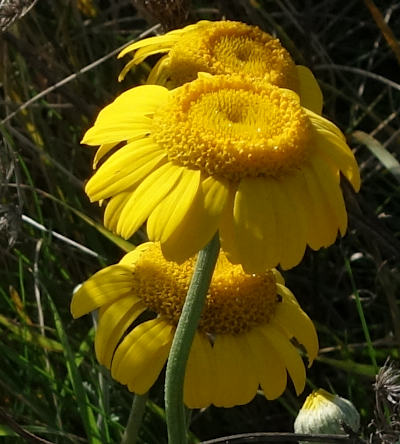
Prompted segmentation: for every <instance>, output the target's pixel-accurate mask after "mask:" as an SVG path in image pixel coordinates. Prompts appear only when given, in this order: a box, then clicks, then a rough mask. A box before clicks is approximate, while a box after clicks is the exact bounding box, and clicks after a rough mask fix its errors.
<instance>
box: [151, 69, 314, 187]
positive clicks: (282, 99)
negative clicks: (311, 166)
mask: <svg viewBox="0 0 400 444" xmlns="http://www.w3.org/2000/svg"><path fill="white" fill-rule="evenodd" d="M152 136H153V138H154V139H155V141H156V142H157V143H158V144H159V145H160V146H162V147H164V149H165V151H166V152H167V153H168V157H169V160H170V161H173V162H176V163H177V164H179V165H182V166H186V167H189V168H193V169H200V170H202V171H203V172H205V173H207V174H209V175H211V176H213V175H215V176H218V177H225V178H227V179H229V180H240V179H243V178H244V177H258V176H273V177H278V176H280V175H282V174H284V173H287V172H289V171H293V170H294V169H297V168H299V167H300V166H301V165H302V163H303V161H304V159H305V158H306V157H307V155H308V149H309V147H310V139H311V137H312V131H311V125H310V122H309V119H308V117H307V115H306V114H305V112H304V111H303V109H302V108H301V106H300V103H299V98H298V96H297V94H296V93H294V92H293V91H289V90H287V89H282V88H277V87H275V86H272V85H270V84H267V83H264V82H251V81H250V80H246V79H244V78H241V77H237V76H236V77H235V76H229V77H228V76H214V77H211V76H206V75H203V76H200V78H199V79H197V80H195V81H193V82H191V83H189V84H186V85H184V86H182V87H181V88H177V89H176V90H175V91H174V92H173V93H171V98H170V100H169V101H168V102H167V104H166V105H165V106H164V107H162V108H161V109H160V110H158V111H157V112H156V114H155V116H154V120H153V128H152Z"/></svg>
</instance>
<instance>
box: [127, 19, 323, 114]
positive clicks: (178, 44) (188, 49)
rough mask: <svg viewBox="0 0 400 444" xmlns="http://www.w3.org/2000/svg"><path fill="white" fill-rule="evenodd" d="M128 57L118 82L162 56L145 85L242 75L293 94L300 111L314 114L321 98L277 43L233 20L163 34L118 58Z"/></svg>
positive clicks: (303, 70)
mask: <svg viewBox="0 0 400 444" xmlns="http://www.w3.org/2000/svg"><path fill="white" fill-rule="evenodd" d="M132 52H134V56H133V58H132V60H131V61H130V62H128V63H127V64H126V66H125V67H124V69H123V70H122V72H121V74H120V76H119V80H122V79H123V78H124V77H125V75H126V73H127V72H128V71H129V70H130V69H131V68H132V67H134V66H136V65H138V64H140V63H141V62H143V60H145V59H146V58H147V57H149V56H151V55H154V54H162V53H167V54H166V55H164V56H163V57H162V58H161V59H160V60H159V61H158V63H157V64H156V65H155V66H154V68H153V69H152V71H151V73H150V75H149V78H148V83H156V84H160V85H164V86H166V87H168V88H176V87H178V86H181V85H183V84H184V83H186V82H191V81H192V80H195V79H196V78H197V75H198V73H199V72H207V73H210V74H214V75H238V74H241V75H245V76H248V77H250V78H252V79H258V80H263V81H266V82H269V83H271V84H273V85H276V86H279V87H282V88H288V89H291V90H293V91H296V92H297V93H299V95H300V98H301V102H302V105H303V106H306V107H307V108H309V109H311V110H312V111H314V112H316V113H318V114H320V113H321V110H322V94H321V90H320V88H319V86H318V83H317V81H316V80H315V78H314V76H313V74H312V73H311V71H310V70H309V69H308V68H306V67H305V66H296V65H295V63H294V61H293V60H292V58H291V56H290V54H289V53H288V52H287V51H286V49H285V48H283V47H282V45H281V44H280V42H279V40H278V39H276V38H274V37H272V36H271V35H270V34H268V33H266V32H263V31H261V29H259V28H258V27H257V26H250V25H246V24H245V23H240V22H233V21H216V22H210V21H206V20H202V21H200V22H198V23H196V24H194V25H189V26H186V27H185V28H182V29H176V30H174V31H170V32H168V33H166V34H164V35H160V36H156V37H149V38H146V39H144V40H140V41H138V42H135V43H133V44H131V45H129V46H127V47H126V48H125V49H124V50H122V51H121V53H120V54H119V57H123V56H124V55H126V54H128V53H132Z"/></svg>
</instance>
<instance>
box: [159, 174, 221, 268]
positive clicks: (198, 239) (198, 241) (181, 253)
mask: <svg viewBox="0 0 400 444" xmlns="http://www.w3.org/2000/svg"><path fill="white" fill-rule="evenodd" d="M228 193H229V188H228V184H227V183H225V182H224V181H222V180H218V179H215V178H213V177H208V178H206V179H205V180H203V181H202V182H201V184H200V188H199V190H198V193H197V194H196V196H195V198H194V200H193V202H192V205H191V206H190V208H189V209H188V210H187V212H186V214H185V217H184V218H183V219H182V221H181V223H180V225H179V226H177V227H176V229H175V231H174V232H172V233H171V235H170V237H169V238H168V239H166V240H165V241H164V242H163V244H162V245H161V248H162V251H163V255H164V256H165V258H166V259H167V260H174V261H177V262H183V261H184V260H185V259H187V258H188V257H191V256H193V255H194V254H195V253H197V252H198V251H199V250H200V249H201V248H203V247H204V246H205V245H206V244H207V243H208V242H209V240H210V239H211V238H212V236H213V235H214V234H215V233H216V231H217V230H218V226H219V222H220V219H221V214H222V212H223V211H224V208H225V205H226V202H227V199H228Z"/></svg>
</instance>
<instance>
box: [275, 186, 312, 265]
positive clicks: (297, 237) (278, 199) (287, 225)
mask: <svg viewBox="0 0 400 444" xmlns="http://www.w3.org/2000/svg"><path fill="white" fill-rule="evenodd" d="M287 179H288V178H287V177H283V178H282V180H276V181H274V180H271V181H270V187H271V190H272V192H271V197H270V199H271V205H272V206H273V208H274V209H275V216H276V221H277V224H276V227H277V231H276V233H277V234H276V236H277V238H278V239H279V244H280V254H279V262H280V264H281V267H282V268H283V269H284V270H287V269H289V268H292V267H294V266H296V265H297V264H298V263H299V262H300V261H301V260H302V259H303V256H304V251H305V248H306V239H305V233H306V226H305V225H306V221H305V217H304V212H303V211H302V210H301V208H300V205H301V202H298V201H296V200H295V197H294V196H293V194H294V193H293V192H294V190H293V189H292V187H293V185H294V186H295V185H296V184H292V183H290V185H291V186H289V180H290V179H292V178H289V180H287Z"/></svg>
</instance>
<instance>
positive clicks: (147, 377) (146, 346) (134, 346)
mask: <svg viewBox="0 0 400 444" xmlns="http://www.w3.org/2000/svg"><path fill="white" fill-rule="evenodd" d="M172 339H173V327H172V326H171V325H169V324H167V323H166V322H164V321H161V320H160V319H159V318H158V319H152V320H150V321H147V322H144V323H143V324H140V325H138V326H137V327H135V328H134V329H133V330H132V331H131V332H130V333H129V334H128V335H127V336H125V338H124V339H123V341H122V342H121V344H120V345H119V346H118V348H117V351H116V352H115V355H114V358H113V360H112V364H111V376H112V377H113V378H114V379H116V380H117V381H119V382H120V383H121V384H126V385H127V386H128V388H129V390H130V391H132V392H135V393H137V394H139V395H143V394H144V393H146V392H147V391H148V390H149V389H150V387H151V386H152V385H153V384H154V382H155V381H156V379H157V378H158V375H159V374H160V372H161V370H162V368H163V367H164V364H165V362H166V360H167V358H168V354H169V350H170V348H171V343H172Z"/></svg>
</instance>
